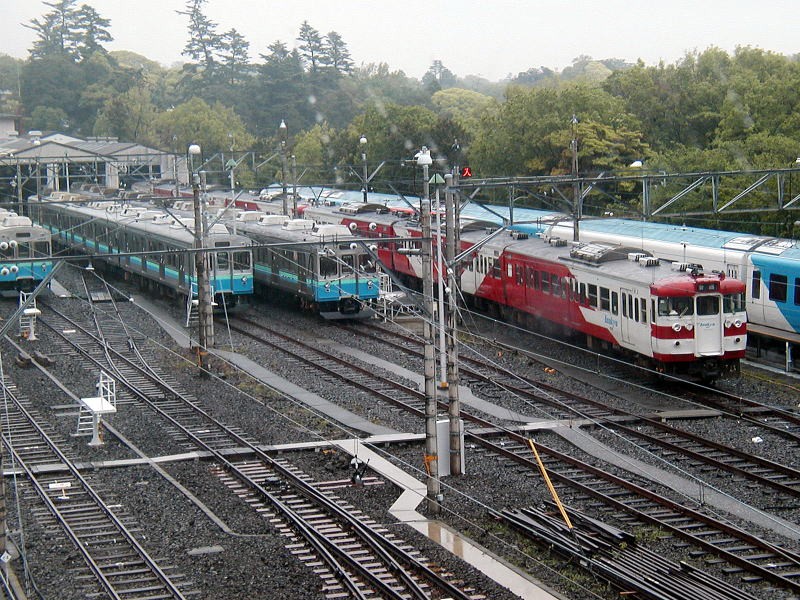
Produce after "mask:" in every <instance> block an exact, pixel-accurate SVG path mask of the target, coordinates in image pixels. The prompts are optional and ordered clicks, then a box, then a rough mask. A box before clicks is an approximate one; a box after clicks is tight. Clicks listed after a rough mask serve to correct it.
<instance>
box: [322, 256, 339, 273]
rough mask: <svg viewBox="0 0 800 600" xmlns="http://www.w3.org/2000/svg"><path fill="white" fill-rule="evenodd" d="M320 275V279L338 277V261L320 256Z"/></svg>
mask: <svg viewBox="0 0 800 600" xmlns="http://www.w3.org/2000/svg"><path fill="white" fill-rule="evenodd" d="M319 275H320V277H331V276H333V275H337V263H336V261H335V260H333V259H331V258H329V257H327V256H320V258H319Z"/></svg>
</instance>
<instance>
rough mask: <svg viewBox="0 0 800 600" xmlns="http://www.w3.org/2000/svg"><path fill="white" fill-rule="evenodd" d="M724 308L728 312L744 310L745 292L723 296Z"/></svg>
mask: <svg viewBox="0 0 800 600" xmlns="http://www.w3.org/2000/svg"><path fill="white" fill-rule="evenodd" d="M722 310H723V311H724V312H725V313H726V314H733V313H737V312H744V294H725V295H724V296H723V297H722Z"/></svg>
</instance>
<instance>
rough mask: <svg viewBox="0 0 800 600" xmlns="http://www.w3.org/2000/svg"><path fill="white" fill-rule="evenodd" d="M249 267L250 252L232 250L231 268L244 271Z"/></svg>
mask: <svg viewBox="0 0 800 600" xmlns="http://www.w3.org/2000/svg"><path fill="white" fill-rule="evenodd" d="M249 268H250V253H249V252H234V253H233V270H234V271H246V270H248V269H249Z"/></svg>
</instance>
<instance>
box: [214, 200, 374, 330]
mask: <svg viewBox="0 0 800 600" xmlns="http://www.w3.org/2000/svg"><path fill="white" fill-rule="evenodd" d="M225 223H226V225H227V226H228V228H229V229H231V230H233V229H234V228H235V230H236V231H237V232H239V233H242V234H244V235H246V236H247V237H248V238H250V239H252V240H253V242H254V246H253V264H254V273H255V278H256V286H257V288H259V291H262V290H266V291H270V290H271V291H279V292H281V293H283V294H284V295H289V296H292V297H293V298H296V299H297V300H298V301H299V303H300V305H301V306H302V307H303V308H307V309H311V310H313V311H315V312H318V313H319V314H320V315H321V316H322V317H324V318H326V319H362V318H368V317H370V316H373V315H374V311H373V310H372V308H371V307H370V304H371V303H372V302H373V301H375V300H377V299H378V298H379V296H380V290H381V274H380V273H379V272H378V268H377V266H376V263H375V260H374V254H373V253H371V252H370V249H369V248H368V247H367V245H366V244H365V242H364V240H363V239H362V238H359V237H354V236H353V232H351V231H350V230H349V229H348V228H347V227H345V226H342V225H338V226H337V225H318V224H316V223H315V222H314V221H311V220H307V219H290V218H289V217H285V216H283V215H267V214H263V213H259V212H252V211H251V212H244V213H240V214H239V215H237V218H236V219H235V220H227V221H225ZM373 252H374V250H373ZM384 277H385V276H384Z"/></svg>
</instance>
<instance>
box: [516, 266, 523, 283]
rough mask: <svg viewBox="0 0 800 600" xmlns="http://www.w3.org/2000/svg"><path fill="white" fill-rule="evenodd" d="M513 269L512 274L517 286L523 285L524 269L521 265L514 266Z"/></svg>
mask: <svg viewBox="0 0 800 600" xmlns="http://www.w3.org/2000/svg"><path fill="white" fill-rule="evenodd" d="M514 269H515V271H514V273H515V275H516V280H517V285H523V284H524V283H525V267H523V266H522V265H516V266H515V267H514Z"/></svg>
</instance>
